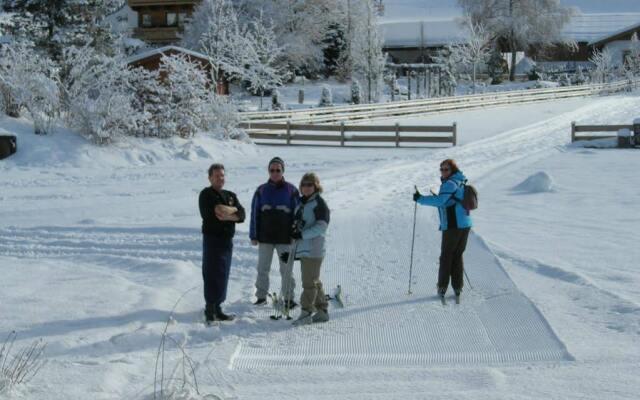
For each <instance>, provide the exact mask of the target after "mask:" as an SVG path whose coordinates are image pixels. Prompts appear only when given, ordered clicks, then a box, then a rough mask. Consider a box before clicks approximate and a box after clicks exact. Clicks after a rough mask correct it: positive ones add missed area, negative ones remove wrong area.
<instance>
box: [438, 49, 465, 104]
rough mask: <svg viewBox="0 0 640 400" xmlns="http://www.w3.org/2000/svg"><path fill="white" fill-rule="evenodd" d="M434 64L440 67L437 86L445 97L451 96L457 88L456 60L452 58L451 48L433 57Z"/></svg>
mask: <svg viewBox="0 0 640 400" xmlns="http://www.w3.org/2000/svg"><path fill="white" fill-rule="evenodd" d="M434 60H435V62H436V63H437V64H438V65H439V66H440V70H441V71H440V74H439V77H438V79H439V80H440V81H439V82H438V85H439V86H440V88H441V89H442V90H443V91H444V94H445V95H446V96H453V95H455V93H456V88H457V87H458V79H457V76H458V72H459V71H458V60H456V59H455V58H454V57H452V46H446V47H445V48H444V49H442V50H440V51H439V52H438V54H437V55H436V56H435V57H434Z"/></svg>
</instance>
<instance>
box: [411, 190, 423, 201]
mask: <svg viewBox="0 0 640 400" xmlns="http://www.w3.org/2000/svg"><path fill="white" fill-rule="evenodd" d="M420 197H422V195H421V194H420V192H419V191H417V190H416V192H415V193H414V194H413V201H418V200H419V199H420Z"/></svg>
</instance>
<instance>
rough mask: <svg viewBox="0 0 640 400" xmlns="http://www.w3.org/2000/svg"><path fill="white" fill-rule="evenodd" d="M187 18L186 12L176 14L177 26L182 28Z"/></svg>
mask: <svg viewBox="0 0 640 400" xmlns="http://www.w3.org/2000/svg"><path fill="white" fill-rule="evenodd" d="M187 18H189V16H188V15H187V12H186V11H181V12H179V13H178V25H180V26H184V23H185V22H186V21H187Z"/></svg>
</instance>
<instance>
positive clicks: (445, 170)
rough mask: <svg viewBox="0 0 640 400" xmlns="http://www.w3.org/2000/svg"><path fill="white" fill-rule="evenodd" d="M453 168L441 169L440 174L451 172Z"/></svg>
mask: <svg viewBox="0 0 640 400" xmlns="http://www.w3.org/2000/svg"><path fill="white" fill-rule="evenodd" d="M449 171H451V168H440V172H449Z"/></svg>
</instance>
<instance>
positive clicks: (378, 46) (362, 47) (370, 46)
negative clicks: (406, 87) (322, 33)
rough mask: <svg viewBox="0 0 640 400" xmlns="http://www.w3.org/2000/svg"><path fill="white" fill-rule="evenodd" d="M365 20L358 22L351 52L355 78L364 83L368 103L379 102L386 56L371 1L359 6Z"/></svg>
mask: <svg viewBox="0 0 640 400" xmlns="http://www.w3.org/2000/svg"><path fill="white" fill-rule="evenodd" d="M359 6H360V7H362V9H363V10H364V18H363V19H362V20H360V21H357V23H356V26H355V27H354V37H353V41H352V42H351V46H350V52H351V60H352V68H353V75H354V76H353V77H354V78H355V79H358V80H360V81H362V82H364V86H365V87H364V91H365V95H366V96H365V99H366V101H367V102H369V103H370V102H374V101H378V100H379V98H380V95H381V94H382V91H383V85H384V83H383V80H384V68H385V61H386V56H385V54H384V53H383V52H382V46H383V38H382V35H381V34H380V31H379V30H378V23H377V9H376V8H375V6H374V4H373V3H372V2H371V1H369V0H366V1H363V2H361V3H360V4H359Z"/></svg>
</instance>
